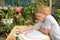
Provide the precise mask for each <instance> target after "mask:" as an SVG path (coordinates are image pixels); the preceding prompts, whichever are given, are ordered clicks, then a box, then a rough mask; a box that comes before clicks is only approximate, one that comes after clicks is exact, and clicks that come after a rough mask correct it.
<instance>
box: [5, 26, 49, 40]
mask: <svg viewBox="0 0 60 40" xmlns="http://www.w3.org/2000/svg"><path fill="white" fill-rule="evenodd" d="M25 27H27V26H14V28H13V29H12V31H11V32H10V34H9V36H8V37H7V38H6V40H15V35H14V34H15V33H16V31H17V30H19V29H20V28H21V29H22V28H25ZM19 36H20V35H19ZM47 39H49V40H50V38H49V36H47ZM20 40H24V38H22V37H20Z"/></svg>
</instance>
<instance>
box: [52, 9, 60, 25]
mask: <svg viewBox="0 0 60 40" xmlns="http://www.w3.org/2000/svg"><path fill="white" fill-rule="evenodd" d="M53 16H54V17H55V19H56V20H57V22H58V23H59V25H60V9H58V10H56V13H55V14H53Z"/></svg>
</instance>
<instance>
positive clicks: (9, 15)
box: [0, 0, 60, 40]
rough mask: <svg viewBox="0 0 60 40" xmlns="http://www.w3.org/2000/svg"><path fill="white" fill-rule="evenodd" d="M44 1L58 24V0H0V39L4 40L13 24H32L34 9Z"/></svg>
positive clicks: (33, 22) (59, 15) (59, 8)
mask: <svg viewBox="0 0 60 40" xmlns="http://www.w3.org/2000/svg"><path fill="white" fill-rule="evenodd" d="M38 3H44V4H46V5H48V6H49V7H50V9H51V14H52V15H53V16H54V17H55V19H56V20H57V22H58V23H59V25H60V0H0V40H5V38H6V37H7V36H6V34H9V33H10V31H11V29H12V28H13V27H14V26H15V25H20V26H21V25H24V26H25V25H34V24H35V20H34V11H35V7H36V5H37V4H38Z"/></svg>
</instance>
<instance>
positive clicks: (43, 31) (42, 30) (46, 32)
mask: <svg viewBox="0 0 60 40" xmlns="http://www.w3.org/2000/svg"><path fill="white" fill-rule="evenodd" d="M39 31H40V32H42V33H44V34H46V35H48V34H49V32H50V29H47V28H42V27H41V28H40V29H39Z"/></svg>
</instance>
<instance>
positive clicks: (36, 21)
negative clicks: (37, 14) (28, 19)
mask: <svg viewBox="0 0 60 40" xmlns="http://www.w3.org/2000/svg"><path fill="white" fill-rule="evenodd" d="M43 21H44V20H35V23H38V22H43Z"/></svg>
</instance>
